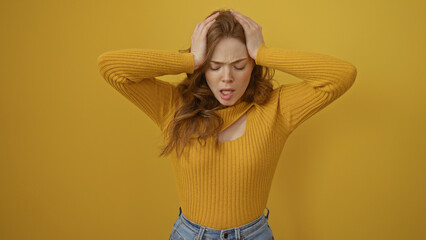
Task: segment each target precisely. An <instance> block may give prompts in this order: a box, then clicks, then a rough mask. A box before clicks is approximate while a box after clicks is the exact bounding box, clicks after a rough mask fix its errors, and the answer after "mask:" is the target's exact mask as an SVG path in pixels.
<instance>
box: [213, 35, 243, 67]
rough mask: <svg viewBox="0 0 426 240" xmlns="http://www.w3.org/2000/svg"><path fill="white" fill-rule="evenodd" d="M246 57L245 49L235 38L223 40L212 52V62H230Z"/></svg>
mask: <svg viewBox="0 0 426 240" xmlns="http://www.w3.org/2000/svg"><path fill="white" fill-rule="evenodd" d="M245 57H248V53H247V47H246V45H245V44H244V43H242V42H241V41H240V40H238V39H236V38H223V39H222V40H220V42H219V43H218V44H217V45H216V48H215V49H214V51H213V55H212V59H211V60H212V61H218V62H232V61H233V60H237V59H240V58H245Z"/></svg>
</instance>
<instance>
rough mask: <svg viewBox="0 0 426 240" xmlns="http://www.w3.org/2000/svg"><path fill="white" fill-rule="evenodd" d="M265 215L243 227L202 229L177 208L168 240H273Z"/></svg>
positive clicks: (202, 227)
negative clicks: (177, 214)
mask: <svg viewBox="0 0 426 240" xmlns="http://www.w3.org/2000/svg"><path fill="white" fill-rule="evenodd" d="M266 209H267V210H268V213H267V215H266V216H265V215H263V213H262V216H260V217H259V218H257V219H256V220H254V221H252V222H249V223H247V224H245V225H242V226H239V227H235V228H229V229H225V230H218V229H213V228H208V227H204V226H202V225H199V224H196V223H194V222H192V221H191V220H189V219H187V218H186V217H185V216H184V215H183V214H182V209H181V207H179V216H178V219H177V220H176V221H175V224H174V225H173V229H172V233H171V234H170V238H169V240H203V239H204V240H274V236H273V235H272V230H271V227H270V226H269V223H268V217H269V209H268V208H266Z"/></svg>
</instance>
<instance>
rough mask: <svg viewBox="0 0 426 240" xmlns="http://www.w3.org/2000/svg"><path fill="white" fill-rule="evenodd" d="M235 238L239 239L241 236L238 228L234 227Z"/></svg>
mask: <svg viewBox="0 0 426 240" xmlns="http://www.w3.org/2000/svg"><path fill="white" fill-rule="evenodd" d="M235 239H236V240H240V239H241V237H240V228H238V227H237V228H236V229H235Z"/></svg>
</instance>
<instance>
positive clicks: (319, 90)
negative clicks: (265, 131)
mask: <svg viewBox="0 0 426 240" xmlns="http://www.w3.org/2000/svg"><path fill="white" fill-rule="evenodd" d="M256 64H258V65H262V66H266V67H270V68H274V69H276V70H280V71H282V72H285V73H288V74H291V75H293V76H295V77H297V78H300V79H302V80H303V81H302V82H300V83H292V84H283V85H281V86H280V87H279V89H278V90H279V100H278V101H279V110H280V111H281V114H282V115H283V117H284V120H285V124H286V125H287V128H288V129H289V131H290V132H292V131H293V130H294V129H296V128H297V126H299V125H300V124H301V123H303V122H304V121H306V120H307V119H308V118H310V117H311V116H312V115H314V114H315V113H317V112H318V111H320V110H321V109H323V108H324V107H326V106H327V105H329V104H330V103H331V102H333V101H334V100H336V99H337V98H339V97H340V96H341V95H343V94H344V93H345V92H346V91H347V90H348V89H349V88H350V87H351V86H352V84H353V83H354V81H355V78H356V75H357V69H356V67H355V66H354V65H352V64H351V63H349V62H346V61H343V60H340V59H337V58H334V57H331V56H327V55H324V54H319V53H310V52H303V51H297V50H284V49H277V48H268V47H266V46H265V45H264V44H262V45H261V46H260V48H259V50H258V53H257V57H256Z"/></svg>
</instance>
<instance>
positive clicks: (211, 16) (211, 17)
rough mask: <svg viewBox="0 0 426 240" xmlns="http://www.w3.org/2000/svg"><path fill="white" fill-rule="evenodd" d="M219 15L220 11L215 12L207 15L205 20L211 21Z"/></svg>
mask: <svg viewBox="0 0 426 240" xmlns="http://www.w3.org/2000/svg"><path fill="white" fill-rule="evenodd" d="M217 16H219V12H216V13H213V14H212V15H210V16H209V17H207V18H206V19H205V20H204V21H203V22H209V21H211V20H213V19H215V18H216V17H217Z"/></svg>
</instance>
